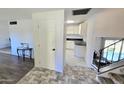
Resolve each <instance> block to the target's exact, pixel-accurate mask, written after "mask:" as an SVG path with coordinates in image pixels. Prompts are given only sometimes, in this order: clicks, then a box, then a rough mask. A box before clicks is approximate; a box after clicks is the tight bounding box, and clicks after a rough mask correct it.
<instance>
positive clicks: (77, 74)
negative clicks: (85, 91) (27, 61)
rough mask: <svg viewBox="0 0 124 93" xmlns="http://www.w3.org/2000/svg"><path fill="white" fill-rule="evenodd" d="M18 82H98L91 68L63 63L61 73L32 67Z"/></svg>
mask: <svg viewBox="0 0 124 93" xmlns="http://www.w3.org/2000/svg"><path fill="white" fill-rule="evenodd" d="M18 84H98V82H97V81H96V73H95V72H94V71H93V70H91V69H89V68H86V67H79V66H69V65H65V68H64V73H63V74H62V73H58V72H55V71H52V70H48V69H44V68H33V69H32V70H31V71H30V72H29V73H28V74H27V75H26V76H24V77H23V78H22V79H21V80H20V81H19V82H18Z"/></svg>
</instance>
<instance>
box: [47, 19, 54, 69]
mask: <svg viewBox="0 0 124 93" xmlns="http://www.w3.org/2000/svg"><path fill="white" fill-rule="evenodd" d="M47 28H48V29H47V32H46V38H47V40H46V42H47V51H46V52H47V63H48V66H49V67H50V68H55V50H56V45H55V44H56V43H55V37H56V35H55V34H56V23H55V19H54V20H51V19H49V20H48V21H47Z"/></svg>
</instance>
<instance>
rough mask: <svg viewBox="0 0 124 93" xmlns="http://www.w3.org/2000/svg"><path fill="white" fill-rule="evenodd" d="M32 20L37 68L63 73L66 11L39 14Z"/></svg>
mask: <svg viewBox="0 0 124 93" xmlns="http://www.w3.org/2000/svg"><path fill="white" fill-rule="evenodd" d="M32 18H33V23H34V46H35V47H34V54H35V55H34V56H35V66H38V67H44V68H48V69H51V70H55V71H58V72H63V60H64V52H63V50H64V11H63V10H59V11H51V12H39V13H35V14H33V16H32Z"/></svg>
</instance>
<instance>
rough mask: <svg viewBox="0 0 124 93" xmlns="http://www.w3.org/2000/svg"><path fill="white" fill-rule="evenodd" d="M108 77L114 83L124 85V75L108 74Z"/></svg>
mask: <svg viewBox="0 0 124 93" xmlns="http://www.w3.org/2000/svg"><path fill="white" fill-rule="evenodd" d="M108 75H109V77H110V78H111V79H112V80H113V81H114V83H116V84H124V74H117V73H108Z"/></svg>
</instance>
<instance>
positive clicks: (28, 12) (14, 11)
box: [0, 8, 100, 23]
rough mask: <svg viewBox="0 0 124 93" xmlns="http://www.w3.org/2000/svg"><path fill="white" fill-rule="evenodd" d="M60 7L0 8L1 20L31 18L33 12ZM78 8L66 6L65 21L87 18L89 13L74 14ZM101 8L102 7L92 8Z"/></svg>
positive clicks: (78, 21) (78, 20)
mask: <svg viewBox="0 0 124 93" xmlns="http://www.w3.org/2000/svg"><path fill="white" fill-rule="evenodd" d="M59 9H60V8H0V20H15V19H31V17H32V13H35V12H43V11H53V10H59ZM75 9H77V8H65V21H67V20H74V21H75V23H80V22H83V21H85V20H87V18H88V16H89V14H91V15H92V14H93V13H95V12H92V13H89V14H87V15H78V16H73V15H72V10H75ZM92 10H95V11H96V10H100V9H98V8H97V9H92Z"/></svg>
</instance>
